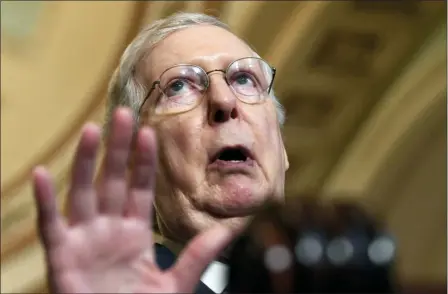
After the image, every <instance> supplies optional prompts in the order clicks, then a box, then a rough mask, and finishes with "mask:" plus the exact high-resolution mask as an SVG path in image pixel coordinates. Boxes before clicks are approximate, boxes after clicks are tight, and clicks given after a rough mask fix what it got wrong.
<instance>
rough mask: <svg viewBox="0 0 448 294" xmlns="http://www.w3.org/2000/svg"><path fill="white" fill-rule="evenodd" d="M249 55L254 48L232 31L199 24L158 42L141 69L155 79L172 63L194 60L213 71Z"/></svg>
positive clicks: (185, 62) (188, 62)
mask: <svg viewBox="0 0 448 294" xmlns="http://www.w3.org/2000/svg"><path fill="white" fill-rule="evenodd" d="M249 56H255V53H254V52H253V50H252V49H251V48H250V47H249V46H248V45H247V44H246V43H245V42H243V41H242V40H241V39H240V38H238V37H237V36H235V35H234V34H232V33H231V32H229V31H227V30H225V29H222V28H219V27H216V26H209V25H198V26H194V27H190V28H187V29H183V30H179V31H177V32H175V33H173V34H171V35H169V36H168V37H167V38H165V39H164V40H162V41H161V42H160V43H159V44H157V45H156V46H155V47H154V48H153V50H152V51H151V53H150V54H149V55H148V57H147V59H146V60H145V61H144V63H143V64H142V66H143V68H142V70H143V72H144V75H145V77H146V79H148V80H150V81H154V80H156V79H158V78H159V77H160V75H161V74H162V72H163V71H165V70H166V69H167V68H170V67H172V66H173V65H177V64H194V65H198V66H200V67H202V68H203V69H204V70H205V71H210V70H214V69H223V68H225V67H227V66H228V65H229V64H230V63H231V62H232V61H234V60H236V59H239V58H243V57H249Z"/></svg>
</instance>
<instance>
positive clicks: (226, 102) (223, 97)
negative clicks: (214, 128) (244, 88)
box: [208, 73, 239, 125]
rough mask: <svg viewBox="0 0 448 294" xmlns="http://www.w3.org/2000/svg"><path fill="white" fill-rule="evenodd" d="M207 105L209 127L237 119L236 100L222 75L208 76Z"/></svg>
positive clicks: (213, 74)
mask: <svg viewBox="0 0 448 294" xmlns="http://www.w3.org/2000/svg"><path fill="white" fill-rule="evenodd" d="M208 104H209V105H208V120H209V123H210V125H216V124H220V123H225V122H227V121H229V120H231V119H237V118H238V116H239V113H238V108H237V104H238V98H237V97H236V96H235V93H234V92H233V91H232V89H231V88H230V86H229V85H228V84H227V82H226V80H225V79H224V77H223V76H222V73H212V74H210V87H209V89H208Z"/></svg>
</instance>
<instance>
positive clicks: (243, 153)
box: [212, 146, 252, 162]
mask: <svg viewBox="0 0 448 294" xmlns="http://www.w3.org/2000/svg"><path fill="white" fill-rule="evenodd" d="M250 159H252V156H251V154H250V151H249V150H247V149H246V148H244V147H238V146H237V147H227V148H223V149H221V150H220V151H219V152H218V153H216V155H215V156H214V157H213V158H212V162H215V161H218V160H219V161H226V162H246V161H248V160H250Z"/></svg>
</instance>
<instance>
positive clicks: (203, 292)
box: [154, 244, 215, 294]
mask: <svg viewBox="0 0 448 294" xmlns="http://www.w3.org/2000/svg"><path fill="white" fill-rule="evenodd" d="M154 250H155V254H156V260H157V264H158V265H159V267H160V268H161V269H162V270H166V269H168V268H170V267H171V266H172V265H174V263H175V262H176V255H174V253H172V252H171V251H170V250H169V249H168V248H166V247H165V246H163V245H160V244H155V248H154ZM196 294H215V292H213V291H212V290H211V289H210V288H209V287H207V286H206V285H205V284H204V283H202V282H201V281H199V284H198V286H197V287H196Z"/></svg>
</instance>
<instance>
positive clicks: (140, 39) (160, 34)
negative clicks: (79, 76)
mask: <svg viewBox="0 0 448 294" xmlns="http://www.w3.org/2000/svg"><path fill="white" fill-rule="evenodd" d="M196 25H212V26H216V27H220V28H223V29H225V30H227V31H229V32H231V30H230V28H229V26H228V25H226V24H225V23H223V22H221V21H220V20H219V19H217V18H215V17H212V16H209V15H205V14H201V13H186V12H178V13H175V14H172V15H171V16H169V17H167V18H164V19H160V20H158V21H155V22H153V23H152V24H150V25H148V26H147V27H145V28H144V29H143V30H142V31H141V32H140V33H139V34H138V35H137V37H136V38H135V39H134V40H133V41H132V43H131V44H129V46H128V47H127V48H126V50H125V51H124V53H123V55H122V56H121V59H120V63H119V65H118V67H117V69H116V70H115V71H114V73H113V75H112V78H111V80H110V82H109V88H108V93H107V108H106V121H105V124H104V135H105V136H106V135H107V132H108V126H109V124H110V120H111V117H112V113H113V111H114V110H115V109H116V108H117V107H118V106H126V107H129V108H130V109H131V110H132V112H133V115H134V120H135V123H136V125H137V123H138V120H139V113H138V111H139V108H140V105H141V103H142V101H143V99H144V97H145V95H146V93H147V91H148V89H147V88H146V87H145V85H143V84H142V83H141V81H140V80H139V79H138V76H137V72H136V67H137V65H138V64H139V63H140V62H141V61H142V60H143V59H144V58H145V57H146V56H147V55H148V54H149V52H150V50H151V48H153V47H154V46H155V45H157V43H159V42H160V41H162V40H163V39H165V38H166V37H168V36H169V35H170V34H172V33H174V32H176V31H179V30H182V29H186V28H189V27H192V26H196ZM254 53H255V52H254ZM255 55H257V54H256V53H255ZM257 56H258V55H257ZM271 96H272V98H273V100H274V103H275V105H276V107H277V117H278V121H279V124H280V125H281V126H282V125H283V123H284V121H285V111H284V108H283V106H282V105H281V103H280V102H279V101H278V99H277V98H276V97H275V95H274V91H271Z"/></svg>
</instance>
